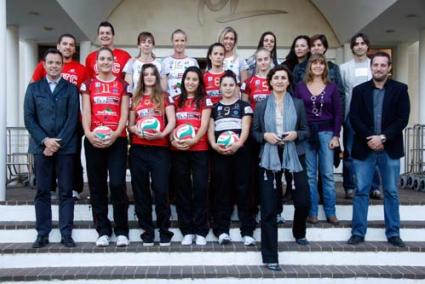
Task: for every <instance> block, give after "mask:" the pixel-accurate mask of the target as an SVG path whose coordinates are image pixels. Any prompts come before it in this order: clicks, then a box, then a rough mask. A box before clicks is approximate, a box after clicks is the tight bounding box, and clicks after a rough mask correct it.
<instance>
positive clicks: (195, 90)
mask: <svg viewBox="0 0 425 284" xmlns="http://www.w3.org/2000/svg"><path fill="white" fill-rule="evenodd" d="M181 91H182V92H181V94H180V96H178V97H176V99H175V101H174V106H175V110H176V129H175V130H174V132H173V134H172V135H170V140H171V145H172V150H173V151H172V157H173V167H172V169H173V173H172V174H173V178H174V185H175V187H176V207H177V215H178V220H179V227H180V230H181V232H182V234H183V240H182V242H181V244H182V245H191V244H192V242H193V241H195V242H196V244H197V245H206V243H207V241H206V238H205V237H206V235H207V234H208V230H209V228H208V220H207V200H208V198H207V193H208V169H209V162H208V139H207V134H206V133H207V130H208V123H209V120H210V115H211V107H212V102H211V100H210V99H208V98H206V96H205V90H204V84H203V81H202V73H201V70H200V69H199V68H198V67H195V66H192V67H189V68H187V69H186V71H185V72H184V74H183V79H182V87H181Z"/></svg>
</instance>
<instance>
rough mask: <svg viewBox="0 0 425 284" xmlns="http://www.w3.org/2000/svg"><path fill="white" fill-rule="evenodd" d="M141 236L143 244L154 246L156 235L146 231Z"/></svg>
mask: <svg viewBox="0 0 425 284" xmlns="http://www.w3.org/2000/svg"><path fill="white" fill-rule="evenodd" d="M140 238H141V239H142V241H143V246H144V247H151V246H153V240H154V235H153V234H149V233H146V232H144V233H143V234H141V235H140Z"/></svg>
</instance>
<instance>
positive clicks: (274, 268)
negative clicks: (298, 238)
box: [264, 263, 282, 271]
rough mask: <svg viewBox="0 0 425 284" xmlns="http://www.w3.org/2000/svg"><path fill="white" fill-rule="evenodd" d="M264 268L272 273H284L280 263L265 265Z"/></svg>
mask: <svg viewBox="0 0 425 284" xmlns="http://www.w3.org/2000/svg"><path fill="white" fill-rule="evenodd" d="M264 267H265V268H267V269H268V270H271V271H282V268H281V267H280V265H279V263H265V264H264Z"/></svg>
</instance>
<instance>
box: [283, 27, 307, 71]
mask: <svg viewBox="0 0 425 284" xmlns="http://www.w3.org/2000/svg"><path fill="white" fill-rule="evenodd" d="M299 39H304V40H305V41H306V42H307V45H308V48H310V47H311V45H310V38H309V37H308V36H306V35H299V36H297V37H296V38H294V41H293V42H292V45H291V49H290V50H289V53H288V55H286V58H285V63H284V64H285V65H286V66H288V68H289V70H291V71H293V70H294V68H295V65H297V64H298V57H297V55H296V54H295V44H296V43H297V41H298V40H299ZM309 57H310V52H308V53H307V58H306V60H308V58H309Z"/></svg>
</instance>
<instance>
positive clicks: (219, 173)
mask: <svg viewBox="0 0 425 284" xmlns="http://www.w3.org/2000/svg"><path fill="white" fill-rule="evenodd" d="M252 114H253V111H252V108H251V106H250V105H249V104H248V103H247V102H244V101H242V100H237V101H236V102H234V103H233V104H231V105H224V104H222V103H221V102H219V103H218V104H217V105H215V106H214V108H213V110H212V114H211V118H212V119H213V120H214V135H215V139H217V138H218V137H219V136H220V134H221V133H223V132H224V131H233V132H235V133H236V134H237V135H238V136H240V134H241V132H242V119H243V117H244V116H252ZM250 161H251V157H250V151H249V149H248V146H247V145H244V146H242V147H241V148H239V150H238V151H237V152H236V153H235V154H233V155H221V154H219V153H218V152H216V151H213V155H212V176H211V178H212V180H211V181H212V188H213V191H214V207H213V218H214V228H213V232H214V234H215V235H216V236H220V235H221V234H223V233H226V234H229V227H230V216H231V214H232V211H233V203H232V192H234V191H236V198H235V200H236V203H237V205H238V214H239V220H240V221H241V235H242V237H244V236H250V237H252V234H253V232H254V229H255V226H256V223H255V218H254V214H253V213H252V202H251V194H250V185H249V183H250V178H249V172H250Z"/></svg>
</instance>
